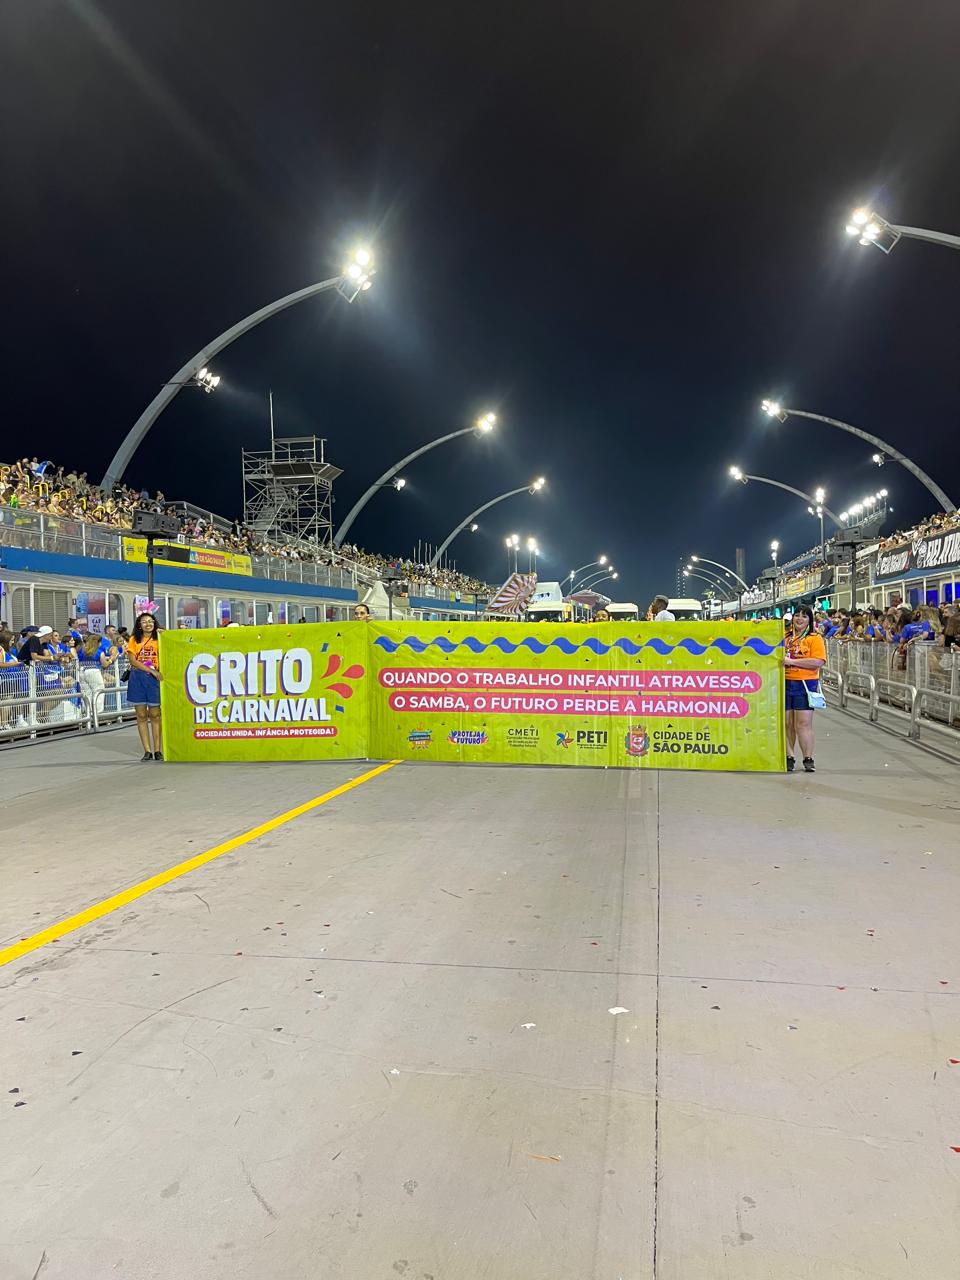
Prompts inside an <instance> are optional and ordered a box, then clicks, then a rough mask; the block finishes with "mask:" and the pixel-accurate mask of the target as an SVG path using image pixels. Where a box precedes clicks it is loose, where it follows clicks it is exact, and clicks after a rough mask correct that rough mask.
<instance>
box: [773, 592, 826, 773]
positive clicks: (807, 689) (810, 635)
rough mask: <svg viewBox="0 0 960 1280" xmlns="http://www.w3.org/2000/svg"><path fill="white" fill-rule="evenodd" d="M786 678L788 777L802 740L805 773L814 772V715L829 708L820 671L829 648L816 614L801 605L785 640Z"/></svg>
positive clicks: (791, 771) (784, 666) (795, 611)
mask: <svg viewBox="0 0 960 1280" xmlns="http://www.w3.org/2000/svg"><path fill="white" fill-rule="evenodd" d="M783 643H784V656H783V668H784V670H783V676H784V689H785V691H786V708H787V723H786V729H787V773H793V770H794V766H795V765H796V760H795V759H794V757H793V750H794V745H795V744H796V742H797V741H798V740H799V742H800V750H801V751H802V752H803V769H804V772H805V773H813V772H814V763H813V746H814V740H813V712H814V710H815V709H819V708H822V707H823V706H825V705H826V704H825V702H824V698H823V694H822V693H821V692H820V668H821V667H822V666H823V664H824V663H825V662H826V660H827V647H826V645H825V644H824V643H823V636H821V635H820V634H819V633H818V632H817V630H816V628H815V627H814V625H813V610H812V609H811V608H810V606H809V605H806V604H802V605H798V606H797V608H796V609H795V610H794V613H793V622H792V625H791V627H790V630H789V631H788V632H787V634H786V636H785V637H784V642H783Z"/></svg>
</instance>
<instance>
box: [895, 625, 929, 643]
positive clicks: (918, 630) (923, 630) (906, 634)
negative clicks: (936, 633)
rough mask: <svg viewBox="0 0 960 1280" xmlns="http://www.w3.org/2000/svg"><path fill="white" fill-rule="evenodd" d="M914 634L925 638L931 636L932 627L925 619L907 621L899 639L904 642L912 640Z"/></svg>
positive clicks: (927, 638)
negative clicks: (921, 620)
mask: <svg viewBox="0 0 960 1280" xmlns="http://www.w3.org/2000/svg"><path fill="white" fill-rule="evenodd" d="M915 636H922V637H923V638H924V639H925V640H929V639H931V638H932V636H933V627H931V625H930V623H929V622H927V620H926V619H924V620H923V622H908V623H907V625H906V626H905V627H904V628H903V630H902V631H901V633H900V639H901V640H902V641H903V642H904V644H906V642H907V641H908V640H913V639H914V637H915Z"/></svg>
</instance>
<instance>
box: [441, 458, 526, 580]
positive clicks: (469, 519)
mask: <svg viewBox="0 0 960 1280" xmlns="http://www.w3.org/2000/svg"><path fill="white" fill-rule="evenodd" d="M546 483H547V481H546V479H545V477H544V476H537V478H536V480H531V481H530V483H529V484H522V485H521V486H520V487H519V489H508V490H507V492H506V493H501V494H499V495H498V496H497V497H496V498H491V499H490V501H489V502H485V503H484V504H483V506H482V507H477V509H476V511H471V512H470V514H469V515H468V516H466V517H465V518H464V519H463V520H461V521H460V523H459V524H458V525H457V527H456V528H455V529H453V530H451V532H450V533H449V534H448V535H447V537H446V538H445V539H444V540H443V542H441V543H440V546H439V547H438V548H437V551H436V554H435V555H434V557H433V559H432V560H431V561H430V568H431V569H435V568H436V567H437V565H438V564H439V563H440V558H441V556H442V555H443V553H444V552H445V551H446V549H447V547H449V545H450V543H451V542H452V541H453V540H454V538H458V537H459V536H460V534H461V533H463V531H464V529H466V527H467V525H469V526H470V532H471V533H476V531H477V529H479V528H480V526H479V525H478V524H474V521H475V520H476V518H477V516H480V515H483V513H484V511H488V510H489V509H490V508H491V507H495V506H496V505H497V503H498V502H504V501H505V500H506V499H507V498H513V497H516V495H517V494H518V493H530V494H534V493H539V492H540V491H541V490H542V489H543V487H544V485H545V484H546Z"/></svg>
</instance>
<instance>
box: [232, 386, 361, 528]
mask: <svg viewBox="0 0 960 1280" xmlns="http://www.w3.org/2000/svg"><path fill="white" fill-rule="evenodd" d="M325 444H326V441H325V440H321V439H319V437H317V436H288V437H281V438H279V439H278V438H277V436H276V435H275V434H274V426H273V392H272V391H271V393H270V448H269V449H244V450H243V454H242V456H243V522H244V524H245V525H246V526H247V527H248V528H250V529H253V530H254V531H255V532H256V533H258V534H259V535H260V537H261V538H263V539H264V540H265V541H268V542H272V543H288V542H289V543H294V544H296V543H319V544H320V545H329V544H330V543H331V542H332V541H333V482H334V480H336V478H337V476H340V475H343V471H342V470H341V468H340V467H334V466H332V465H331V464H330V463H329V462H327V461H326V460H325V458H324V456H323V447H324V445H325Z"/></svg>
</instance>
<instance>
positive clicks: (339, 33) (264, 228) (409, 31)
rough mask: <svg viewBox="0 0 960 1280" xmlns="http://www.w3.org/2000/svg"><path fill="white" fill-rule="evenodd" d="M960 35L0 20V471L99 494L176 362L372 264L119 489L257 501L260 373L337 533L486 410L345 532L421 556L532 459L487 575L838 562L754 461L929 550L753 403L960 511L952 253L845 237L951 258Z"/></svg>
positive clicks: (184, 400) (750, 18) (230, 378)
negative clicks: (876, 512) (332, 491)
mask: <svg viewBox="0 0 960 1280" xmlns="http://www.w3.org/2000/svg"><path fill="white" fill-rule="evenodd" d="M958 38H960V8H958V6H957V3H956V0H923V2H922V3H921V4H914V5H906V4H905V3H903V0H875V2H874V3H872V4H869V5H867V4H864V3H856V4H838V3H836V0H720V2H718V3H714V4H709V3H706V0H669V2H666V3H663V2H661V3H659V4H652V3H648V2H646V0H631V2H630V3H618V2H613V0H607V2H606V3H601V4H598V5H593V6H588V5H584V4H582V3H577V4H571V3H563V2H562V0H552V2H551V3H549V4H548V3H541V2H540V0H526V2H525V3H517V2H516V0H514V2H513V3H511V4H509V5H504V4H497V3H488V4H483V5H476V4H471V5H468V4H464V3H453V4H451V3H449V2H448V3H444V4H433V3H431V4H427V3H420V4H412V5H398V4H396V3H391V4H387V3H383V4H377V3H364V0H353V2H352V3H350V4H340V5H328V4H317V5H313V4H307V3H304V2H303V0H272V3H270V4H264V3H262V2H260V0H256V2H254V0H190V3H187V2H186V0H165V2H164V3H163V4H156V5H147V4H142V3H141V4H131V3H130V2H129V0H122V2H121V0H6V3H4V4H3V6H2V9H0V45H2V48H3V52H2V53H0V64H2V65H0V109H2V114H3V119H4V130H3V141H2V154H3V179H4V181H3V200H2V218H3V224H4V235H3V246H4V258H5V270H4V278H5V290H4V292H5V295H6V296H5V300H4V301H5V307H4V310H5V322H6V323H5V325H4V328H5V331H6V332H5V342H4V355H3V362H4V418H5V431H4V436H5V439H6V448H5V449H0V452H5V453H6V455H7V456H8V457H9V458H13V457H14V456H18V455H20V454H22V453H24V452H28V453H30V454H33V453H39V454H40V455H42V456H47V457H51V458H53V459H55V460H57V461H61V460H62V461H64V462H65V463H68V464H70V465H72V466H77V467H78V468H81V469H83V468H86V469H87V470H89V471H90V473H91V475H93V474H94V473H96V476H97V478H99V476H100V475H101V474H102V472H103V470H104V468H105V466H106V464H107V463H108V461H109V460H110V458H111V456H112V454H113V452H114V450H115V448H116V447H117V445H118V443H119V441H120V440H121V438H122V436H123V435H124V433H125V432H126V430H127V428H128V426H129V425H130V424H132V422H133V421H134V420H135V419H136V417H137V416H138V414H139V413H140V412H141V410H142V409H143V408H144V406H145V405H146V404H147V403H148V401H149V400H150V399H151V398H152V397H153V395H154V394H155V392H156V391H157V390H158V388H159V385H160V384H161V383H162V382H164V381H166V380H167V379H168V378H170V377H171V376H172V375H173V374H174V372H175V371H176V370H177V369H178V368H179V366H180V365H181V363H182V362H183V361H184V360H186V359H187V358H188V357H189V356H190V355H191V353H192V352H193V351H195V350H198V349H199V348H200V347H201V346H202V345H203V344H204V343H205V342H207V341H209V340H210V339H212V338H214V337H215V336H216V335H217V334H218V333H220V332H221V331H222V330H223V329H226V328H227V327H228V326H229V325H231V324H232V323H234V322H235V321H237V320H239V319H240V318H242V317H243V316H244V315H246V314H247V313H248V312H250V311H253V310H255V309H257V308H258V307H260V306H262V305H264V304H265V303H267V302H269V301H271V300H272V299H274V298H277V297H279V296H281V295H282V294H285V293H288V292H291V291H292V290H294V289H297V288H300V287H303V286H304V285H307V284H309V283H312V282H313V281H315V280H318V279H322V278H324V277H326V276H328V275H332V274H335V273H336V272H337V271H338V270H339V268H340V263H341V261H342V259H343V256H344V255H345V253H346V251H347V250H348V249H349V248H350V247H351V246H352V245H353V244H355V243H359V242H361V241H362V242H365V243H368V244H369V245H370V246H371V247H372V248H373V250H374V251H375V253H376V258H377V265H378V269H379V270H378V275H377V278H376V281H375V284H374V287H373V288H372V289H371V291H370V292H369V293H367V294H365V295H364V296H363V298H362V300H359V301H358V302H356V303H355V304H354V305H352V306H348V305H347V304H346V303H345V302H343V301H342V300H341V299H339V298H337V297H336V296H334V295H326V296H325V297H322V298H319V299H315V300H313V301H310V302H308V303H306V304H303V305H302V306H300V307H297V308H294V309H292V310H290V311H288V312H287V313H285V314H284V315H282V316H280V317H278V318H275V319H274V320H272V321H270V322H269V323H267V324H265V325H264V326H262V327H261V328H259V329H257V330H256V331H254V332H253V333H251V334H249V335H248V336H246V337H245V338H243V339H241V340H240V341H239V342H237V344H236V345H235V346H233V347H232V348H230V349H229V350H228V351H227V352H225V353H224V354H223V355H222V356H221V357H220V358H219V359H218V360H217V361H216V366H215V367H216V371H217V372H218V373H220V374H221V375H222V378H223V384H222V386H221V388H220V389H219V391H218V392H217V393H216V394H215V395H211V396H204V395H201V394H200V393H198V392H195V391H192V390H191V391H184V392H182V393H181V394H180V395H179V396H178V398H177V399H176V400H175V401H174V403H173V405H172V406H171V407H170V408H169V409H168V410H167V411H166V412H165V414H164V415H163V416H162V418H161V419H160V420H159V421H158V423H157V424H156V426H155V427H154V428H153V430H152V432H151V434H150V436H149V437H148V439H147V441H146V443H145V444H144V445H143V446H142V447H141V449H140V451H139V453H138V454H137V455H136V457H135V459H134V462H133V464H132V465H131V467H130V470H129V472H128V477H127V478H128V479H129V481H130V482H132V483H135V484H137V485H138V486H139V485H141V484H144V485H147V486H149V487H150V488H155V487H157V486H160V487H162V488H163V489H164V491H165V492H166V494H167V495H168V496H169V497H181V498H186V499H189V500H191V501H194V502H197V503H199V504H202V505H207V506H211V507H212V508H213V509H214V510H218V511H220V512H222V513H224V514H226V515H231V516H232V515H236V514H239V511H240V505H241V484H240V450H241V447H244V446H245V447H250V448H256V447H263V446H264V445H265V444H266V443H267V442H268V426H267V414H266V396H267V390H268V388H271V387H272V388H273V391H274V397H275V405H276V415H277V428H278V434H289V435H302V434H307V433H312V432H316V433H318V434H320V435H322V436H325V437H326V438H327V441H328V445H327V449H328V457H329V459H330V460H331V461H333V462H334V463H336V464H337V465H338V466H340V467H342V468H343V470H344V475H343V476H342V477H341V479H340V480H339V481H338V482H337V488H336V493H337V495H338V504H337V510H338V513H339V515H341V516H342V515H344V514H345V513H346V511H347V510H348V509H349V507H350V505H352V502H353V501H354V499H355V497H356V496H357V495H358V494H359V493H360V492H361V490H362V489H363V488H365V487H366V485H367V484H368V483H369V482H370V481H371V480H372V479H373V478H375V476H376V474H377V473H378V472H379V471H382V470H384V469H385V468H386V467H387V466H388V465H389V464H390V463H392V462H393V461H395V460H397V459H398V458H399V457H400V456H402V455H403V454H404V453H406V452H408V451H409V450H410V449H412V448H415V447H416V446H417V445H418V444H420V443H423V442H425V441H427V440H429V439H430V438H432V437H435V436H437V435H440V434H443V433H445V432H447V431H452V430H455V429H456V428H457V427H460V426H464V425H467V424H468V423H469V422H470V421H471V420H472V419H473V418H475V417H476V416H477V415H478V414H479V413H480V412H483V411H485V410H487V409H492V410H493V411H495V412H496V413H497V414H498V415H499V428H498V431H497V432H496V434H495V435H494V436H492V437H490V438H487V439H484V440H482V441H477V440H474V439H473V438H472V437H465V438H464V439H462V440H460V441H457V442H455V443H453V444H450V445H446V446H443V447H442V448H441V449H438V450H436V451H435V452H434V453H433V454H432V455H430V456H429V457H428V458H427V459H424V460H423V461H421V462H418V463H416V464H414V466H413V467H412V468H411V470H410V471H409V472H408V473H407V479H408V487H407V489H406V490H405V491H404V492H403V493H400V494H398V493H395V492H394V491H392V490H385V491H383V492H382V493H380V494H379V495H378V496H377V497H376V499H375V500H374V502H373V503H372V504H371V505H370V506H369V507H368V508H367V510H366V512H365V513H364V515H363V517H361V520H360V521H359V522H358V523H357V525H356V526H355V527H354V531H353V532H354V533H355V535H356V540H357V541H358V542H360V543H361V544H362V545H364V546H366V547H367V548H370V549H375V550H379V551H384V552H390V553H397V554H402V555H406V554H409V553H410V552H411V550H412V549H413V547H414V545H415V543H416V541H417V539H418V538H423V539H426V540H429V541H433V542H439V541H441V540H442V539H443V537H444V536H445V535H446V534H447V533H448V532H449V530H450V529H451V528H452V527H453V525H455V524H456V523H457V522H458V521H459V520H460V519H461V518H462V517H463V516H465V515H466V514H467V513H468V512H469V511H470V510H471V509H472V508H474V507H476V506H479V505H480V503H482V502H484V501H485V500H486V499H487V498H490V497H493V496H494V495H496V494H497V493H500V492H502V491H504V490H506V489H510V488H514V487H516V486H518V485H521V484H523V483H524V482H526V481H527V480H529V479H531V478H532V477H534V476H536V475H537V474H539V473H543V474H544V475H546V476H547V477H548V480H549V485H548V488H547V489H546V490H545V491H544V493H543V494H542V495H541V496H540V497H537V498H531V497H526V496H523V497H519V498H515V499H511V500H510V501H509V502H507V503H504V504H502V505H501V506H500V507H498V508H495V509H494V511H493V512H491V513H490V514H489V516H488V517H487V519H486V520H485V522H484V524H483V528H482V529H481V531H480V532H478V533H477V534H475V535H473V536H470V535H466V534H465V535H463V536H462V537H461V539H460V540H459V541H458V543H456V544H455V548H454V552H455V554H456V559H457V562H458V564H459V566H460V567H462V568H465V569H468V570H469V571H471V572H475V573H478V574H481V575H484V576H487V577H489V578H497V579H500V578H502V576H503V572H504V569H505V551H504V548H503V539H504V536H505V535H506V534H509V533H513V532H517V533H520V534H521V535H524V536H526V535H527V534H534V535H536V536H537V537H538V539H539V541H540V544H541V546H542V547H543V549H544V552H545V554H544V557H543V560H542V564H541V576H542V577H547V578H551V577H559V576H562V575H563V574H565V573H566V572H567V571H568V570H569V569H570V568H572V567H573V566H574V565H578V564H581V563H583V562H584V561H588V560H592V559H594V558H595V557H596V556H597V555H599V554H600V552H606V553H608V554H609V555H610V556H611V557H612V559H613V561H614V563H615V564H616V565H617V566H618V567H619V568H620V569H621V570H622V577H621V581H620V583H618V584H617V589H616V590H615V591H614V592H613V594H614V595H615V597H616V598H618V599H633V600H637V601H639V602H640V603H642V604H646V602H647V601H648V600H649V598H650V596H651V594H652V593H653V592H654V591H655V590H661V589H665V590H667V591H668V592H669V593H670V594H672V593H673V589H674V585H675V580H676V563H677V559H678V557H681V556H684V557H685V556H688V555H689V554H690V553H691V552H700V553H701V554H703V555H705V556H710V557H712V558H713V559H716V560H721V561H725V562H726V563H728V564H732V563H733V560H734V556H735V549H736V547H737V546H738V545H743V546H745V547H746V550H747V569H748V574H749V575H750V576H751V577H753V576H755V575H756V573H757V572H758V571H759V570H760V569H761V568H763V567H764V563H765V562H766V560H767V557H768V551H767V548H768V546H769V543H770V540H771V538H779V539H780V541H781V543H782V544H783V547H784V549H785V551H786V552H788V553H789V552H799V551H801V550H803V549H805V548H807V547H810V546H812V545H813V544H814V543H815V542H816V540H817V525H816V521H815V520H813V519H812V518H811V517H810V516H809V515H808V514H807V511H806V506H805V504H803V503H801V502H800V501H799V500H796V499H794V498H791V497H789V496H787V495H785V494H779V493H778V492H777V491H776V490H773V489H769V488H763V487H760V486H756V485H751V486H749V487H747V488H744V487H741V486H739V485H736V484H735V483H733V482H731V481H729V480H728V479H727V478H726V471H727V467H728V466H729V465H730V464H731V463H739V464H740V465H741V466H742V467H743V468H744V469H745V470H747V471H752V472H756V473H758V474H760V475H766V476H771V477H773V478H776V479H779V480H782V481H785V482H787V483H790V484H793V485H795V486H797V487H798V488H801V489H806V490H808V491H809V490H812V489H813V488H814V487H816V486H817V485H818V484H824V485H825V486H826V487H827V490H828V499H827V501H828V503H829V505H831V506H832V507H833V508H834V509H835V510H843V509H844V508H845V507H846V506H847V505H848V504H849V503H851V502H853V501H855V500H856V499H857V498H859V497H860V496H862V495H863V494H864V493H866V492H870V491H871V490H874V489H876V488H878V487H880V486H881V485H883V486H885V487H887V488H888V489H889V490H890V492H891V495H892V497H891V501H892V502H893V504H894V507H895V516H894V517H893V519H894V521H895V522H896V523H897V524H898V525H901V524H907V523H909V522H911V521H912V520H913V519H915V518H918V517H920V516H923V515H925V514H928V513H930V512H932V511H933V510H934V509H935V502H934V500H933V498H932V497H930V495H928V494H927V493H926V490H924V489H923V488H922V487H921V486H920V485H919V483H918V482H916V481H915V480H914V479H913V478H912V477H911V476H909V475H908V474H907V473H906V472H905V471H904V470H902V469H901V468H899V467H897V466H896V465H895V464H888V465H887V466H886V467H885V468H884V469H883V471H882V472H878V471H877V468H876V467H874V466H873V465H872V464H871V462H870V453H871V452H872V451H871V449H870V448H869V447H868V446H866V445H864V444H862V443H861V442H859V441H857V440H856V439H854V438H852V437H849V436H846V435H843V434H841V433H839V432H836V431H832V430H830V429H829V428H827V427H819V426H814V425H813V424H808V425H803V424H801V423H799V422H797V421H796V420H791V421H789V422H788V423H787V424H785V425H783V426H771V425H770V424H769V423H768V420H767V419H766V418H764V417H763V416H762V415H761V414H760V413H759V411H758V402H759V400H760V399H761V398H762V397H763V396H765V395H770V394H775V395H777V396H778V397H780V398H782V399H783V400H784V401H785V402H786V403H788V404H792V405H794V406H795V407H798V408H806V409H811V410H815V411H819V412H822V413H826V414H829V415H831V416H834V417H838V418H843V419H846V420H847V421H850V422H853V423H856V424H858V425H860V426H862V427H864V428H866V429H868V430H872V431H874V432H875V433H876V434H878V435H880V436H884V437H886V438H887V439H888V440H890V441H891V443H893V444H895V445H898V446H899V447H901V448H903V449H904V450H905V451H906V452H907V453H909V454H910V455H911V456H912V457H913V458H914V459H915V460H916V461H917V462H918V463H919V464H920V465H921V466H923V467H925V468H926V469H928V470H929V471H930V472H932V474H933V475H934V477H935V478H936V479H938V480H939V481H940V483H941V484H942V485H943V486H944V487H945V488H946V489H947V491H948V492H949V493H951V495H952V496H953V497H954V500H956V494H957V493H958V491H960V477H958V470H960V468H958V465H957V464H958V460H960V445H958V441H957V425H956V423H957V418H956V413H957V405H958V403H960V386H958V362H957V337H958V333H957V309H958V301H960V254H958V253H956V252H951V251H950V250H947V249H942V248H937V247H935V246H932V245H926V244H922V243H918V242H910V241H903V242H901V244H900V245H899V246H898V247H897V248H896V249H895V250H894V252H893V253H892V254H891V255H890V257H889V258H886V257H884V256H883V255H882V254H881V253H879V252H877V251H876V250H875V249H873V248H869V249H866V248H860V247H858V246H857V245H856V243H855V242H852V241H851V240H850V239H849V238H848V237H847V236H846V235H845V234H844V231H843V225H844V223H845V222H846V220H847V216H848V212H849V210H850V209H851V208H852V207H853V206H854V205H856V204H860V203H863V202H868V203H873V204H875V205H876V207H877V208H878V209H879V210H880V212H882V213H883V214H884V215H885V216H886V217H887V218H889V219H890V220H892V221H895V222H903V223H907V224H912V225H917V226H925V227H932V228H934V229H937V230H941V231H948V232H953V233H960V166H958V165H957V155H958V153H960V145H958V144H960V75H958V74H957V63H956V49H957V41H958ZM452 554H453V553H452Z"/></svg>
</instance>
